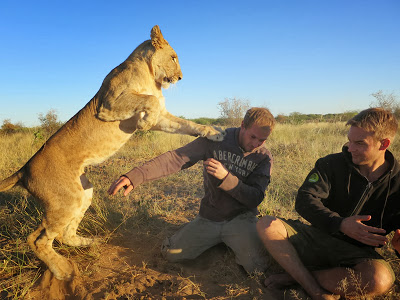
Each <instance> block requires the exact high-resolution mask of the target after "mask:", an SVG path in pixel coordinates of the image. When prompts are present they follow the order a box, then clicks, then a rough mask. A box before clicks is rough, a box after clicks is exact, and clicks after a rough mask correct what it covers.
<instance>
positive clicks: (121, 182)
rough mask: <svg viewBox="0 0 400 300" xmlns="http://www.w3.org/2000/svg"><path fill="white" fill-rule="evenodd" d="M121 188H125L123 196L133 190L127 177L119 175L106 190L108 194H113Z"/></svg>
mask: <svg viewBox="0 0 400 300" xmlns="http://www.w3.org/2000/svg"><path fill="white" fill-rule="evenodd" d="M121 188H124V189H125V192H124V196H127V195H128V194H129V193H130V192H131V191H132V190H133V185H132V182H131V181H130V180H129V179H128V177H125V176H121V177H120V178H119V179H118V180H116V181H114V182H113V183H112V184H111V186H110V188H109V189H108V191H107V192H108V194H109V195H113V196H114V195H115V194H116V193H117V192H118V191H119V190H120V189H121Z"/></svg>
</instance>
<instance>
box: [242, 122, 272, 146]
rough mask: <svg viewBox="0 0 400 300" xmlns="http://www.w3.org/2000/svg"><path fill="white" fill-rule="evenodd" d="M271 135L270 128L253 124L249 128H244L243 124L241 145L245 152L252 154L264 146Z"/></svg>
mask: <svg viewBox="0 0 400 300" xmlns="http://www.w3.org/2000/svg"><path fill="white" fill-rule="evenodd" d="M270 134H271V129H270V128H268V129H265V127H263V128H261V127H259V126H257V125H256V124H253V125H252V126H250V127H249V128H244V126H243V123H242V126H241V127H240V133H239V145H240V147H241V148H242V149H243V150H244V151H245V152H251V151H253V150H254V149H255V148H257V147H260V146H261V145H262V144H264V143H265V141H266V140H267V138H268V136H269V135H270Z"/></svg>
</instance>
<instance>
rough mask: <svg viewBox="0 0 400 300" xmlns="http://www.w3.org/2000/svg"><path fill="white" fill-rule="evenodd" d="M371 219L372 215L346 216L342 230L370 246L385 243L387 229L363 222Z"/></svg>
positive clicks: (341, 226) (341, 225)
mask: <svg viewBox="0 0 400 300" xmlns="http://www.w3.org/2000/svg"><path fill="white" fill-rule="evenodd" d="M369 220H371V216H352V217H348V218H345V219H344V220H343V221H342V223H341V224H340V231H341V232H343V233H344V234H345V235H347V236H349V237H351V238H353V239H355V240H357V241H359V242H361V243H363V244H366V245H370V246H375V247H377V246H379V245H385V244H386V243H387V238H386V237H385V236H384V235H381V234H385V233H386V231H385V230H384V229H382V228H376V227H371V226H368V225H365V224H363V223H362V222H363V221H369Z"/></svg>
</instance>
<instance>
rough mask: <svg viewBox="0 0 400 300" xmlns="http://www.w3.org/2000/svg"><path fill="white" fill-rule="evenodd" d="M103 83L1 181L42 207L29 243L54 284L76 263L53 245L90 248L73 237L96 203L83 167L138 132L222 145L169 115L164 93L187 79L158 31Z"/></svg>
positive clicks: (206, 130) (204, 129)
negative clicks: (199, 138)
mask: <svg viewBox="0 0 400 300" xmlns="http://www.w3.org/2000/svg"><path fill="white" fill-rule="evenodd" d="M150 36H151V40H148V41H145V42H143V43H142V44H141V45H139V46H138V47H137V48H136V49H135V50H134V51H133V52H132V54H131V55H130V56H129V57H128V58H127V59H126V60H125V61H124V62H123V63H122V64H120V65H119V66H118V67H116V68H115V69H113V70H112V71H111V72H110V73H109V74H108V75H107V77H106V78H105V79H104V81H103V84H102V85H101V87H100V90H99V91H98V92H97V94H96V95H95V96H94V97H93V98H92V99H91V100H90V101H89V102H88V103H87V104H86V106H85V107H84V108H82V109H81V110H80V111H79V112H78V113H77V114H76V115H75V116H73V117H72V118H71V119H70V120H69V121H68V122H67V123H66V124H65V125H64V126H63V127H61V129H60V130H58V131H57V132H56V133H55V134H54V135H53V136H52V137H51V138H50V139H49V140H48V141H47V142H46V143H45V144H44V145H43V146H42V148H41V149H40V150H39V151H38V152H37V153H36V154H35V155H34V156H33V157H32V158H31V159H30V160H29V161H28V162H27V163H26V164H25V165H24V166H23V167H22V168H21V169H20V170H19V171H17V172H16V173H15V174H13V175H11V176H10V177H8V178H6V179H5V180H3V181H2V182H0V191H5V190H7V189H10V188H11V187H13V186H14V185H21V186H23V187H24V188H25V189H27V190H28V191H29V192H30V193H31V194H32V195H33V196H34V197H36V198H37V199H39V200H40V202H41V203H42V205H43V207H44V210H45V214H44V218H43V221H42V223H41V224H40V225H39V228H37V229H36V230H35V231H34V232H33V233H32V234H30V235H29V237H28V243H29V245H30V247H31V248H32V250H33V251H34V252H35V253H36V255H37V256H38V257H39V258H40V259H41V260H42V261H43V262H45V263H46V265H47V266H48V267H49V269H50V270H51V271H52V272H53V274H54V275H55V277H56V278H57V279H60V280H70V279H72V277H73V267H72V264H71V263H70V262H69V261H68V260H67V259H66V258H64V257H62V256H61V255H59V254H57V253H56V252H55V251H54V249H53V247H52V243H53V240H54V239H55V238H57V240H59V241H60V242H62V243H65V244H67V245H70V246H87V245H89V244H90V243H91V242H92V239H91V238H84V237H81V236H78V235H77V234H76V230H77V228H78V225H79V223H80V221H81V220H82V218H83V215H84V213H85V211H86V210H87V208H88V207H89V205H90V203H91V198H92V194H93V185H92V184H91V183H90V182H89V180H88V179H87V178H86V176H85V172H84V168H85V166H88V165H92V164H96V163H100V162H102V161H104V160H105V159H106V158H108V157H110V156H111V155H112V154H114V153H115V152H116V151H117V150H118V149H119V148H121V146H122V145H124V144H125V142H127V141H128V139H129V137H130V136H131V135H132V134H133V133H134V132H135V130H136V129H142V130H148V129H152V130H162V131H166V132H172V133H182V134H189V135H196V136H197V135H199V136H205V137H207V138H210V139H212V140H222V139H223V134H222V133H221V132H219V131H218V130H216V129H214V128H212V127H209V126H202V125H197V124H195V123H192V122H189V121H186V120H182V119H180V118H177V117H175V116H173V115H171V114H170V113H169V112H168V111H167V110H166V108H165V104H164V97H163V95H162V92H161V88H168V87H169V85H170V84H171V83H176V82H177V81H178V80H180V79H181V78H182V72H181V69H180V66H179V62H178V57H177V55H176V53H175V51H174V50H173V49H172V47H171V46H170V45H169V44H168V42H167V41H166V40H165V39H164V38H163V36H162V34H161V31H160V29H159V27H158V26H154V27H153V28H152V30H151V35H150Z"/></svg>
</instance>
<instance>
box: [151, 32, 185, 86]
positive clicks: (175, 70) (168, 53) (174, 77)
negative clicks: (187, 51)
mask: <svg viewBox="0 0 400 300" xmlns="http://www.w3.org/2000/svg"><path fill="white" fill-rule="evenodd" d="M150 37H151V44H152V45H153V46H154V48H155V52H154V54H153V56H152V58H151V64H152V68H153V72H154V79H155V81H156V82H157V83H159V84H160V85H161V86H162V87H163V88H164V89H167V88H168V87H169V85H170V83H176V82H177V81H178V80H181V79H182V71H181V67H180V65H179V61H178V55H176V53H175V51H174V49H172V47H171V46H170V45H169V44H168V42H167V41H166V40H165V39H164V37H163V35H162V33H161V30H160V28H159V27H158V25H156V26H154V27H153V28H152V29H151V34H150Z"/></svg>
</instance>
